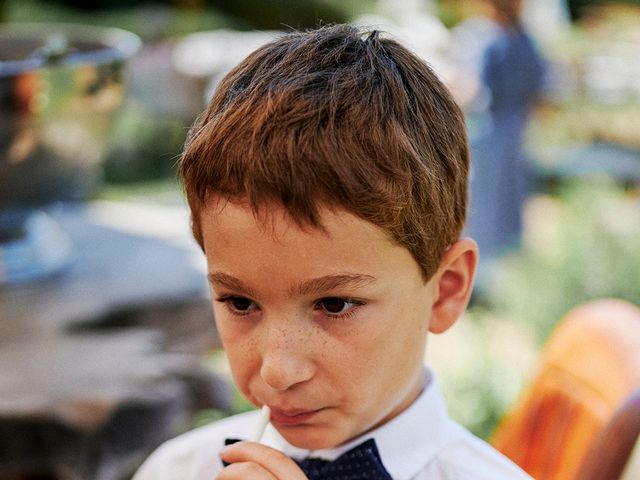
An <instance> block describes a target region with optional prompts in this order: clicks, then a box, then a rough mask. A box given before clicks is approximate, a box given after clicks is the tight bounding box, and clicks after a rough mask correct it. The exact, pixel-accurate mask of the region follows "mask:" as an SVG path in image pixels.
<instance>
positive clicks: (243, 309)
mask: <svg viewBox="0 0 640 480" xmlns="http://www.w3.org/2000/svg"><path fill="white" fill-rule="evenodd" d="M217 301H218V302H220V303H224V304H225V305H226V306H227V308H229V309H230V310H231V311H232V312H234V313H238V314H246V313H250V312H251V311H252V310H254V309H255V308H257V306H256V304H255V303H254V302H252V301H251V300H249V299H248V298H245V297H222V298H218V299H217Z"/></svg>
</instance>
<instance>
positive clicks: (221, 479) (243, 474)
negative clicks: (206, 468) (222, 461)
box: [216, 462, 278, 480]
mask: <svg viewBox="0 0 640 480" xmlns="http://www.w3.org/2000/svg"><path fill="white" fill-rule="evenodd" d="M248 478H250V479H251V480H278V479H277V478H276V477H274V476H273V475H272V474H271V473H270V472H269V471H268V470H265V469H264V468H262V467H261V466H260V465H258V464H257V463H254V462H237V463H232V464H231V465H229V466H228V467H225V468H224V469H223V470H222V472H220V473H219V474H218V476H217V477H216V480H246V479H248Z"/></svg>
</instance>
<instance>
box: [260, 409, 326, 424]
mask: <svg viewBox="0 0 640 480" xmlns="http://www.w3.org/2000/svg"><path fill="white" fill-rule="evenodd" d="M321 410H322V409H318V410H312V411H309V412H301V413H298V414H295V415H287V414H285V413H283V412H279V411H277V410H271V422H272V423H274V424H276V425H285V426H291V425H301V424H303V423H307V422H308V421H309V420H311V419H312V418H313V417H314V416H315V415H316V414H318V413H319V412H320V411H321Z"/></svg>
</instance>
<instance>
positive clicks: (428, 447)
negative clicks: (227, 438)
mask: <svg viewBox="0 0 640 480" xmlns="http://www.w3.org/2000/svg"><path fill="white" fill-rule="evenodd" d="M424 378H425V380H424V389H423V390H422V393H421V394H420V395H419V396H418V398H417V399H416V400H415V401H414V402H413V403H412V404H411V405H410V406H409V408H407V409H406V410H405V411H403V412H402V413H400V414H399V415H398V416H397V417H395V418H393V419H392V420H391V421H389V422H387V423H385V424H384V425H381V426H380V427H378V428H376V429H375V430H372V431H370V432H367V433H366V434H364V435H362V436H360V437H358V438H355V439H353V440H351V441H349V442H347V443H345V444H343V445H340V446H339V447H335V448H327V449H322V450H314V451H310V450H305V449H301V448H297V447H294V446H293V445H291V444H289V443H288V442H287V441H286V440H285V439H284V438H282V436H280V434H279V433H278V432H277V431H276V430H275V428H273V427H272V426H271V425H269V427H268V429H267V431H266V432H265V437H264V439H263V442H264V443H265V444H267V445H269V446H272V447H274V448H277V449H278V450H281V451H282V452H284V453H285V454H287V455H288V456H289V457H291V458H294V459H298V460H300V459H303V458H306V457H309V456H312V457H314V458H322V459H325V460H335V459H336V458H338V457H339V456H340V455H342V454H343V453H344V452H346V451H348V450H350V449H351V448H353V447H354V446H356V445H359V444H360V443H362V442H364V441H365V440H367V439H369V438H373V439H375V441H376V446H377V447H378V451H379V452H380V456H381V458H382V462H383V464H384V466H385V468H386V469H387V470H388V471H389V474H390V475H391V477H393V478H394V479H397V480H405V479H407V480H408V479H410V478H412V477H414V476H415V475H416V474H417V473H418V472H419V471H420V470H421V469H422V468H424V466H425V465H426V464H427V463H429V462H430V461H431V459H433V458H434V457H435V456H436V455H437V453H438V452H439V450H440V449H441V448H442V446H443V445H444V444H445V443H446V434H447V428H446V426H447V422H448V414H447V408H446V405H445V403H444V399H443V398H442V395H441V394H440V391H439V389H438V386H437V382H436V378H435V374H434V373H433V371H432V370H431V369H429V368H427V369H426V370H425V375H424ZM417 425H419V426H420V428H416V426H417Z"/></svg>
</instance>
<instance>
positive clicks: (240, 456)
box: [216, 442, 307, 480]
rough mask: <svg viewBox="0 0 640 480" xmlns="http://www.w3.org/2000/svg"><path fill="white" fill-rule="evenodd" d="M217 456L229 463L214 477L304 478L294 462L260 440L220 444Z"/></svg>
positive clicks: (230, 479)
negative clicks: (222, 445) (257, 441)
mask: <svg viewBox="0 0 640 480" xmlns="http://www.w3.org/2000/svg"><path fill="white" fill-rule="evenodd" d="M220 457H221V458H222V460H224V461H225V462H227V463H230V464H231V465H229V466H227V467H225V469H224V470H222V472H220V474H219V475H218V476H217V477H216V480H234V479H235V480H244V479H247V478H251V479H252V480H254V479H255V480H307V477H306V475H305V474H304V472H303V471H302V470H301V469H300V467H298V465H297V464H296V462H294V461H293V460H291V459H290V458H289V457H287V456H286V455H285V454H284V453H282V452H280V451H278V450H276V449H274V448H271V447H267V446H265V445H262V444H260V443H255V442H238V443H234V444H233V445H229V446H227V447H225V448H223V449H222V450H221V452H220Z"/></svg>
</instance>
